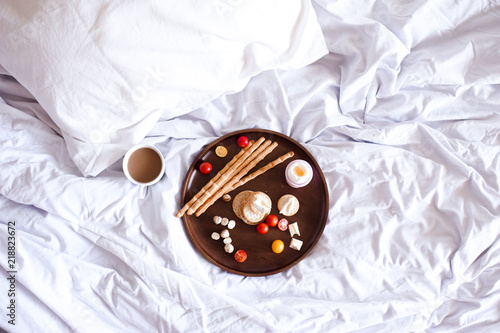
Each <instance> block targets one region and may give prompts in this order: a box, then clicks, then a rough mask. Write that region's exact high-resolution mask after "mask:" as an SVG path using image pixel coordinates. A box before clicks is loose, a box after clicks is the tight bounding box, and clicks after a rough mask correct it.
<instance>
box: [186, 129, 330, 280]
mask: <svg viewBox="0 0 500 333" xmlns="http://www.w3.org/2000/svg"><path fill="white" fill-rule="evenodd" d="M241 135H245V136H246V137H248V139H249V140H257V139H259V138H260V137H265V138H266V139H269V140H272V141H275V142H277V143H278V146H277V147H276V148H275V149H274V150H273V151H272V153H270V154H269V155H267V156H266V158H264V160H262V161H260V162H259V164H257V165H256V166H255V168H254V169H252V170H251V171H250V173H251V172H253V171H255V170H257V169H259V168H260V167H262V166H264V165H266V164H267V163H269V162H271V161H273V160H275V159H276V158H278V157H279V156H281V155H284V154H286V153H287V152H289V151H291V150H293V151H294V153H295V154H294V156H293V157H291V158H289V159H287V160H286V161H284V162H283V163H281V164H279V165H277V166H275V167H274V168H272V169H270V170H268V171H267V172H266V173H264V174H262V175H260V176H258V177H257V178H255V179H253V180H251V181H249V182H248V183H246V184H245V185H243V186H241V187H239V188H237V189H235V190H234V191H232V192H230V193H229V194H230V195H231V198H234V197H235V196H236V195H237V194H238V193H239V192H241V191H244V190H252V191H262V192H264V193H266V194H267V195H268V196H269V197H270V198H271V200H272V203H273V206H272V209H271V214H274V215H276V216H278V218H280V219H281V218H283V217H285V216H283V215H281V214H279V211H278V208H277V202H278V199H279V198H280V197H281V196H282V195H284V194H293V195H294V196H296V197H297V199H298V200H299V202H300V209H299V211H298V212H297V213H296V214H295V215H293V216H290V217H285V218H286V219H287V220H288V221H289V222H290V223H293V222H298V225H299V230H300V236H297V235H295V236H294V238H297V239H300V240H301V241H303V245H302V248H301V250H300V251H297V250H294V249H292V248H290V247H289V244H290V240H291V238H292V237H291V236H290V232H289V230H286V231H280V230H279V229H278V228H277V227H273V228H269V232H268V233H266V234H264V235H261V234H259V233H258V232H257V231H256V227H255V226H251V225H247V224H245V223H244V222H243V221H242V220H240V219H239V218H238V217H237V216H236V215H235V214H234V212H233V210H232V200H231V201H229V202H224V201H223V200H222V198H221V199H219V200H217V201H216V202H215V203H214V205H212V206H211V207H210V208H208V209H207V211H205V212H204V213H203V214H201V215H200V216H199V217H196V216H195V215H187V214H184V216H183V217H182V219H183V222H184V226H185V228H186V231H187V233H188V235H189V238H190V239H191V241H192V243H193V244H194V246H195V247H196V248H197V249H198V250H199V251H200V252H201V253H202V255H203V256H204V257H205V258H206V259H208V260H209V261H210V262H212V263H213V264H215V265H216V266H218V267H220V268H222V269H224V270H226V271H228V272H231V273H234V274H239V275H244V276H266V275H271V274H275V273H278V272H281V271H284V270H286V269H288V268H290V267H292V266H293V265H295V264H297V263H298V262H299V261H300V260H302V259H304V257H306V256H307V254H308V253H309V252H311V250H312V249H313V248H314V246H315V245H316V243H317V242H318V240H319V238H320V237H321V234H322V233H323V230H324V228H325V225H326V221H327V217H328V207H329V204H328V187H327V185H326V182H325V177H324V175H323V173H322V171H321V169H320V167H319V165H318V163H317V162H316V160H315V159H314V157H313V156H312V155H311V154H310V153H309V152H308V151H307V150H306V149H305V148H304V147H302V146H301V145H300V144H299V143H298V142H296V141H295V140H293V139H291V138H290V137H288V136H286V135H283V134H281V133H278V132H273V131H269V130H260V129H248V130H241V131H237V132H233V133H230V134H227V135H225V136H223V137H221V138H219V139H217V140H215V141H213V142H212V143H211V144H209V145H207V146H206V147H205V148H204V149H203V150H202V151H201V152H200V153H199V155H198V156H197V157H196V158H195V160H194V162H193V163H192V164H191V167H190V168H189V170H188V172H187V175H186V178H185V180H184V184H183V187H182V196H181V202H182V205H184V204H185V203H186V202H188V201H189V200H190V199H191V198H192V197H193V196H194V195H195V194H196V193H198V191H199V190H200V189H201V188H203V186H205V185H206V184H207V182H208V181H210V179H212V178H213V177H214V176H215V175H216V174H217V172H219V171H220V170H221V169H222V168H223V167H224V166H225V165H226V164H227V163H228V162H229V161H230V160H231V159H232V158H233V156H234V155H236V154H237V153H238V152H239V151H240V149H241V148H240V147H238V145H237V143H236V141H237V138H238V137H240V136H241ZM219 145H221V146H224V147H226V148H227V150H228V154H227V156H226V157H224V158H221V157H218V156H217V155H216V154H215V148H216V147H217V146H219ZM296 159H303V160H306V161H308V162H309V163H310V164H311V166H312V168H313V172H314V175H313V179H312V180H311V182H310V183H309V184H308V185H307V186H305V187H302V188H298V189H296V188H292V187H291V186H289V185H288V184H287V183H286V180H285V168H286V166H287V165H288V163H290V162H291V161H293V160H296ZM205 161H207V162H210V163H211V164H212V166H213V170H212V173H210V174H208V175H204V174H202V173H201V172H199V171H198V167H199V165H200V164H201V163H202V162H205ZM216 215H217V216H221V217H227V218H228V219H230V220H234V221H236V227H235V228H234V229H232V230H229V232H230V237H231V239H232V244H233V245H234V248H235V252H236V251H237V250H240V249H241V250H244V251H245V252H246V253H247V255H248V258H247V260H246V261H245V262H243V263H239V262H237V261H236V260H235V259H234V252H233V253H226V252H225V251H224V243H223V242H222V239H219V240H217V241H216V240H213V239H212V238H211V235H212V233H213V232H214V231H215V232H219V233H220V232H221V231H222V230H224V229H226V227H223V226H222V225H220V224H219V225H217V224H215V223H214V222H213V217H214V216H216ZM276 239H281V240H282V241H283V242H284V243H285V249H284V250H283V252H282V253H279V254H276V253H274V252H273V251H272V250H271V244H272V242H273V241H274V240H276Z"/></svg>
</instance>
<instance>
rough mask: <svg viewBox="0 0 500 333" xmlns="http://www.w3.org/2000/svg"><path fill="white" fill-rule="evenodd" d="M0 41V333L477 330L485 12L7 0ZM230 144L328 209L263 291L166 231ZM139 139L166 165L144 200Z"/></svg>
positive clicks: (497, 92) (493, 150) (498, 20)
mask: <svg viewBox="0 0 500 333" xmlns="http://www.w3.org/2000/svg"><path fill="white" fill-rule="evenodd" d="M0 31H1V34H0V118H1V121H0V127H1V130H0V142H1V145H0V222H1V228H0V234H1V235H0V245H1V251H0V253H1V254H0V258H1V259H0V265H1V267H2V269H1V272H2V274H1V275H2V277H1V279H0V280H1V281H2V282H1V284H0V286H1V287H0V288H1V290H0V293H1V294H2V295H3V296H2V309H3V310H2V316H1V317H2V318H1V319H0V327H1V328H2V329H3V330H5V331H8V332H496V331H498V329H499V327H500V283H499V279H498V276H499V275H500V241H499V235H500V196H499V192H500V178H499V174H500V160H499V156H500V137H499V132H500V112H499V111H500V61H499V59H500V3H498V2H497V1H491V0H477V1H451V0H442V1H428V0H413V1H410V0H398V1H386V0H351V1H341V0H338V1H334V0H313V1H307V0H286V1H285V0H276V1H261V0H255V1H251V2H248V1H240V0H214V1H196V0H186V1H182V2H179V1H170V0H168V1H159V0H158V1H156V0H155V1H149V2H141V1H136V0H127V1H121V2H119V3H113V2H98V1H88V2H85V3H81V2H79V1H76V0H71V1H59V0H38V1H34V0H31V1H23V2H17V1H14V0H7V1H3V2H2V6H1V7H0ZM242 130H243V131H249V132H252V131H257V130H266V131H273V132H276V133H279V134H280V135H283V136H286V137H287V138H290V139H291V140H293V141H294V142H297V143H298V144H299V145H300V147H303V148H304V149H305V150H306V151H307V152H308V153H309V154H310V155H311V156H312V158H313V159H314V161H316V162H317V164H318V166H319V168H320V170H321V172H322V174H323V176H324V182H325V184H326V188H327V193H328V195H327V199H328V200H327V202H328V205H327V207H326V220H325V224H324V229H322V230H321V234H320V235H319V236H318V239H317V242H316V243H315V244H314V246H313V247H312V248H311V250H310V252H308V253H307V255H306V256H305V257H304V258H301V260H300V261H297V262H296V263H294V264H293V265H291V266H290V267H287V268H286V269H284V270H280V271H276V272H271V273H269V274H262V275H261V276H248V275H245V274H239V273H238V272H231V271H227V270H225V269H223V268H221V267H219V266H217V265H215V264H214V263H213V262H211V261H210V260H208V259H207V257H206V256H205V255H204V254H203V253H202V252H201V251H200V250H199V248H198V247H197V246H196V242H193V239H192V238H191V237H190V235H191V234H190V233H188V231H187V229H186V225H185V223H184V221H183V219H182V218H178V217H176V213H177V212H178V210H179V209H180V208H181V207H182V205H183V204H184V202H182V199H181V194H182V191H183V186H184V179H185V177H186V175H187V173H188V170H189V169H190V166H191V165H192V163H193V162H194V161H195V159H196V158H197V156H198V155H199V154H200V152H202V151H203V149H205V148H206V147H208V146H209V145H210V144H212V143H213V142H214V141H216V140H218V139H220V138H222V137H224V136H225V135H230V134H231V133H234V132H237V131H242ZM139 143H144V144H149V145H153V146H155V147H156V148H158V149H159V150H160V151H161V152H162V154H163V156H164V160H165V164H166V171H165V174H164V176H163V178H162V179H161V180H160V181H159V182H158V183H157V184H155V185H153V186H150V187H149V188H148V190H147V193H146V196H145V197H144V198H140V196H139V188H138V186H135V185H134V184H132V183H131V182H129V181H128V180H127V179H126V177H125V176H124V173H123V170H122V160H123V156H124V154H125V152H126V151H127V150H128V149H129V148H131V147H132V146H133V145H136V144H139ZM207 237H208V236H207ZM285 245H286V246H288V244H285ZM251 254H252V253H251V251H248V255H249V256H250V255H251ZM269 255H272V254H269ZM243 264H244V263H243Z"/></svg>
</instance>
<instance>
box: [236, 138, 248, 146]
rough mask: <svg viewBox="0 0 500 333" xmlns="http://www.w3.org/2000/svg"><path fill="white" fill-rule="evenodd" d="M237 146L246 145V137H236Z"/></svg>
mask: <svg viewBox="0 0 500 333" xmlns="http://www.w3.org/2000/svg"><path fill="white" fill-rule="evenodd" d="M238 146H240V147H241V148H243V147H246V146H248V138H247V137H246V136H240V137H239V138H238Z"/></svg>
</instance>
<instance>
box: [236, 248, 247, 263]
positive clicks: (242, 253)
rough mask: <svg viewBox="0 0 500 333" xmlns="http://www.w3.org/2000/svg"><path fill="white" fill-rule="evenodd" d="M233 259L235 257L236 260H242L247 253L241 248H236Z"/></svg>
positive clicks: (245, 257)
mask: <svg viewBox="0 0 500 333" xmlns="http://www.w3.org/2000/svg"><path fill="white" fill-rule="evenodd" d="M234 259H236V261H237V262H243V261H245V260H247V253H246V252H245V251H243V250H238V251H236V253H235V254H234Z"/></svg>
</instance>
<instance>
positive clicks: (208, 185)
mask: <svg viewBox="0 0 500 333" xmlns="http://www.w3.org/2000/svg"><path fill="white" fill-rule="evenodd" d="M253 144H254V141H253V140H252V141H250V142H249V144H248V146H246V147H245V148H243V149H241V150H240V151H239V153H238V154H236V155H234V157H233V159H232V160H231V161H229V162H228V163H227V164H226V165H225V166H224V168H223V169H222V170H221V171H219V172H218V173H217V174H216V175H215V176H214V178H212V179H210V181H209V182H208V183H207V184H206V185H205V186H203V188H202V189H201V190H200V191H199V192H198V193H196V194H195V196H194V197H193V198H191V200H189V202H188V203H186V204H185V205H184V207H182V209H181V210H179V211H178V212H177V214H176V215H175V216H176V217H182V215H184V213H186V211H187V210H188V209H189V207H191V205H192V204H193V203H195V202H196V200H198V198H199V197H201V196H202V195H203V193H205V192H206V191H207V190H208V189H209V188H210V186H212V184H213V183H214V182H216V181H217V180H218V179H219V178H220V177H221V176H222V175H223V174H224V173H225V172H226V171H227V170H228V169H229V168H230V167H231V166H232V165H233V164H234V163H236V161H237V160H238V159H239V158H240V157H241V155H243V154H244V153H245V152H246V151H247V150H248V149H249V148H250V147H251V146H252V145H253Z"/></svg>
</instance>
